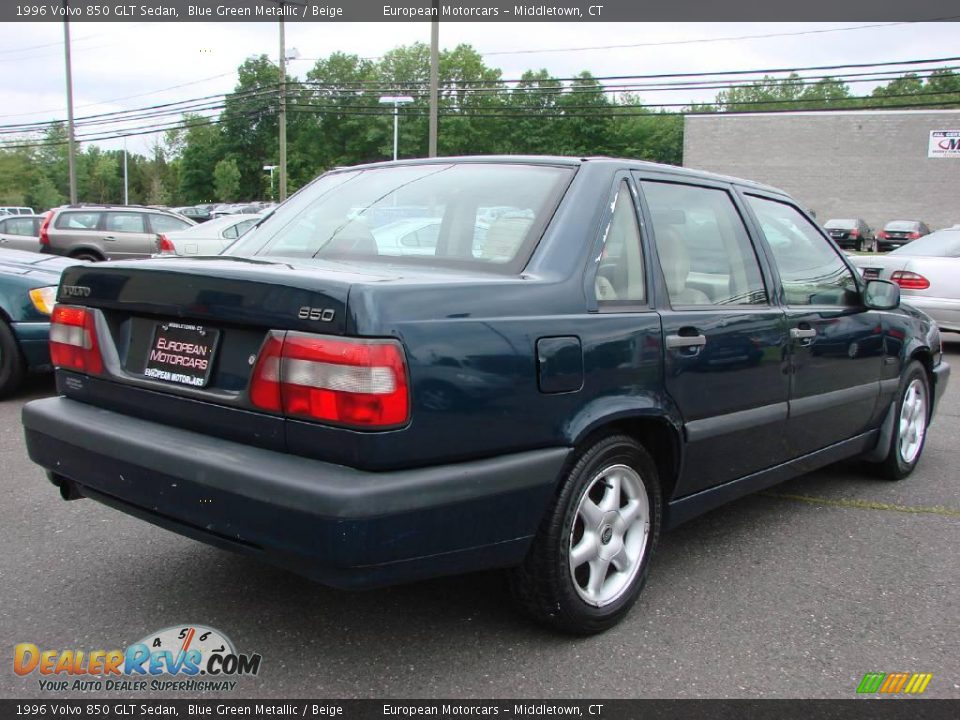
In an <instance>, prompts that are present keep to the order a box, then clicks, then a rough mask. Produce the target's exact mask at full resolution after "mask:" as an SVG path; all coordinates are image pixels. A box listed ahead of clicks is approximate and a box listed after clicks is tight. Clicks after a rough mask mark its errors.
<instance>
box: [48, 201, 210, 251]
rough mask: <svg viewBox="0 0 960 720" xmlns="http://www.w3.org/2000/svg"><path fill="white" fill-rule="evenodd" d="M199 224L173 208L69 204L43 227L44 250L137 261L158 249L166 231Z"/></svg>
mask: <svg viewBox="0 0 960 720" xmlns="http://www.w3.org/2000/svg"><path fill="white" fill-rule="evenodd" d="M194 224H195V223H194V222H193V220H189V219H187V218H185V217H183V216H181V215H177V214H176V213H174V212H171V211H169V210H161V209H158V208H148V207H140V206H136V205H67V206H64V207H59V208H56V209H55V210H51V211H50V212H49V213H48V214H47V218H46V219H45V220H44V221H43V224H42V225H41V226H40V246H41V247H40V252H43V253H49V254H51V255H66V256H67V257H72V258H77V259H78V260H90V261H93V262H97V261H99V260H133V259H137V258H146V257H150V256H151V255H153V254H154V253H156V252H158V251H159V250H160V249H161V247H160V235H161V234H162V233H169V232H175V231H177V230H186V229H187V228H188V227H191V226H192V225H194Z"/></svg>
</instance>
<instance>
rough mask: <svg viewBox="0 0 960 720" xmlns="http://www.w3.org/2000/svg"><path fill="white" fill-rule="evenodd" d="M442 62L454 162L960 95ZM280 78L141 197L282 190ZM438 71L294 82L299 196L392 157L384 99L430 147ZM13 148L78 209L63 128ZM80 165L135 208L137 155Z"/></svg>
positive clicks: (673, 141) (205, 125)
mask: <svg viewBox="0 0 960 720" xmlns="http://www.w3.org/2000/svg"><path fill="white" fill-rule="evenodd" d="M439 69H440V101H439V111H440V134H439V142H438V145H439V146H438V150H439V153H440V154H441V155H464V154H471V155H473V154H536V155H541V154H556V155H576V156H584V155H612V156H622V157H633V158H641V159H646V160H652V161H655V162H662V163H671V164H680V163H681V162H682V156H683V115H684V114H685V113H693V112H700V113H702V112H740V111H751V112H768V111H782V110H811V109H827V108H829V109H857V108H866V107H956V106H957V105H958V104H960V74H958V73H955V72H954V71H953V70H952V69H950V68H945V69H941V70H936V71H933V72H928V71H925V72H923V73H909V74H904V75H897V76H896V77H891V78H890V79H889V80H888V81H887V82H885V83H883V84H881V85H879V86H878V87H876V88H875V89H874V90H873V91H872V92H871V93H870V94H869V95H868V96H861V95H857V94H856V93H855V92H854V91H853V90H851V84H849V83H848V82H846V81H845V80H844V79H842V78H840V77H819V78H816V79H814V80H811V79H810V78H804V77H801V76H799V75H797V74H796V73H793V74H790V75H788V76H786V77H782V76H781V77H774V76H765V77H763V78H762V79H761V80H756V81H753V82H749V83H740V84H736V85H733V84H731V83H730V82H729V81H727V82H725V83H717V85H715V87H722V89H720V90H719V92H718V93H717V94H716V97H715V100H714V102H713V103H707V104H690V105H686V106H682V105H680V104H679V103H673V102H670V101H668V102H665V103H662V104H659V105H651V104H645V103H644V101H643V99H642V98H641V96H640V94H638V92H636V91H622V92H615V93H614V92H610V91H609V90H610V87H613V86H607V87H605V86H604V84H603V83H602V82H601V80H599V79H597V78H596V77H595V76H593V75H592V74H591V73H589V72H586V71H585V72H582V73H580V74H579V75H577V76H575V77H573V78H565V79H558V78H556V77H555V76H553V75H551V74H550V73H549V72H548V71H547V70H545V69H541V70H528V71H527V72H525V73H524V74H523V75H522V77H521V78H520V79H519V81H511V82H509V83H508V82H505V81H504V79H503V76H502V72H501V70H499V69H497V68H493V67H490V66H488V65H487V64H486V63H485V62H484V61H483V58H482V56H481V55H480V54H479V53H478V52H477V51H476V50H475V49H474V48H472V47H471V46H469V45H460V46H458V47H456V48H454V49H452V50H447V51H444V52H442V53H441V55H440V67H439ZM278 74H279V69H278V67H277V65H276V64H274V63H272V62H271V61H270V60H269V59H268V58H267V56H265V55H261V56H258V57H251V58H249V59H247V60H246V61H245V62H244V63H243V64H241V65H240V67H239V68H238V81H237V84H236V86H235V88H234V90H233V92H231V93H228V94H227V95H226V96H225V97H224V99H223V101H222V105H221V106H220V107H218V109H219V114H218V115H216V116H213V117H205V116H201V115H199V114H189V113H188V114H185V115H183V117H182V118H181V119H180V120H179V121H177V122H176V126H175V127H172V128H171V129H168V130H166V132H164V133H163V135H162V139H159V140H157V141H155V142H154V143H153V145H152V146H151V149H150V151H149V152H148V153H146V154H139V153H130V154H129V155H128V158H127V172H128V175H127V180H128V187H129V198H130V202H131V203H134V204H147V205H158V204H162V205H189V204H195V203H200V202H214V201H242V200H251V199H265V198H272V197H274V196H275V188H274V187H273V183H272V181H271V180H272V178H271V175H270V174H269V173H267V172H265V171H264V166H265V165H276V164H277V162H278V92H277V86H278ZM428 79H429V48H428V47H427V46H426V45H424V44H422V43H417V44H414V45H409V46H405V47H398V48H395V49H393V50H391V51H389V52H387V53H386V54H385V55H384V56H383V57H382V58H379V59H377V60H369V59H364V58H360V57H358V56H356V55H351V54H346V53H340V52H336V53H333V54H331V55H329V56H328V57H326V58H323V59H320V60H318V61H317V62H316V64H315V65H314V66H313V68H312V69H311V70H310V71H309V72H307V73H306V76H305V78H304V79H303V80H300V79H297V78H293V77H288V78H287V92H286V94H285V99H286V109H287V138H288V141H287V142H288V149H287V158H288V187H289V189H290V191H291V192H292V191H293V190H295V189H296V188H297V187H299V186H301V185H303V184H304V183H306V182H308V181H309V180H311V179H312V178H314V177H316V176H317V175H318V174H320V173H322V172H324V171H325V170H328V169H330V168H333V167H337V166H343V165H353V164H357V163H361V162H372V161H378V160H384V159H388V158H389V157H391V156H392V148H393V107H392V106H390V105H383V104H382V103H380V98H381V96H383V95H396V94H403V95H409V96H411V97H412V98H413V102H411V103H410V104H408V105H405V106H403V107H402V109H401V110H400V132H399V154H400V157H422V156H425V155H427V126H428V107H429V106H428V102H429V99H428V93H427V81H428ZM850 79H851V83H853V84H855V83H856V82H857V81H856V80H855V79H853V77H852V76H851V78H850ZM690 84H692V83H690ZM702 84H703V81H701V85H702ZM676 85H677V86H682V85H683V83H676ZM624 87H627V88H629V87H630V86H624ZM646 87H648V88H650V87H652V86H651V85H648V86H646ZM677 89H682V87H678V88H677ZM671 94H674V93H671ZM9 144H10V145H12V146H13V147H7V148H0V204H3V205H29V206H31V207H34V208H35V209H45V208H49V207H54V206H56V205H60V204H62V203H64V202H65V201H66V198H67V197H68V176H67V149H66V130H65V127H64V126H63V124H62V123H54V124H51V125H49V126H48V127H47V128H46V129H45V131H44V133H43V135H42V137H41V138H38V139H36V140H34V141H32V142H24V141H23V140H22V139H21V140H20V141H18V142H17V141H15V142H13V143H9ZM76 160H77V168H76V174H77V185H78V197H79V198H80V199H81V200H82V201H84V202H103V203H120V202H123V152H122V151H119V150H103V149H101V148H100V147H98V146H97V145H95V144H92V143H90V144H86V145H84V146H83V147H82V148H80V149H78V153H77V158H76Z"/></svg>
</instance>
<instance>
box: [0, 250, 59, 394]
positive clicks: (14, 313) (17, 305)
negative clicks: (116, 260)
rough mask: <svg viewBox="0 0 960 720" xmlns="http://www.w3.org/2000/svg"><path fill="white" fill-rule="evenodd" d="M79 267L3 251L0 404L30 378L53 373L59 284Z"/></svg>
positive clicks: (0, 257)
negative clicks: (32, 374)
mask: <svg viewBox="0 0 960 720" xmlns="http://www.w3.org/2000/svg"><path fill="white" fill-rule="evenodd" d="M76 264H77V263H76V261H75V260H73V261H71V260H64V259H63V258H52V257H44V256H43V255H39V254H38V253H31V252H23V251H20V250H5V249H0V398H3V397H6V396H8V395H10V394H12V393H14V392H16V391H17V388H19V387H20V383H21V382H22V381H23V379H24V377H26V374H27V373H28V372H43V371H50V370H52V369H53V368H52V366H51V364H50V350H49V347H48V334H49V331H50V313H51V312H52V311H53V306H54V302H55V299H56V292H57V284H58V283H59V282H60V273H61V272H62V271H63V269H64V268H67V267H70V266H71V265H76Z"/></svg>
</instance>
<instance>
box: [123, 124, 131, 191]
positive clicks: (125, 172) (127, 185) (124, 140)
mask: <svg viewBox="0 0 960 720" xmlns="http://www.w3.org/2000/svg"><path fill="white" fill-rule="evenodd" d="M129 190H130V183H129V182H128V181H127V138H126V136H124V138H123V204H124V205H129V204H130V192H129Z"/></svg>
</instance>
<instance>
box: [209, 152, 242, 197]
mask: <svg viewBox="0 0 960 720" xmlns="http://www.w3.org/2000/svg"><path fill="white" fill-rule="evenodd" d="M240 180H241V175H240V168H238V167H237V161H236V160H234V159H233V158H228V159H226V160H221V161H220V162H218V163H217V165H216V167H215V168H214V169H213V186H214V190H215V192H216V194H217V199H218V200H221V201H223V202H230V201H232V200H236V199H237V193H238V192H240Z"/></svg>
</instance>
